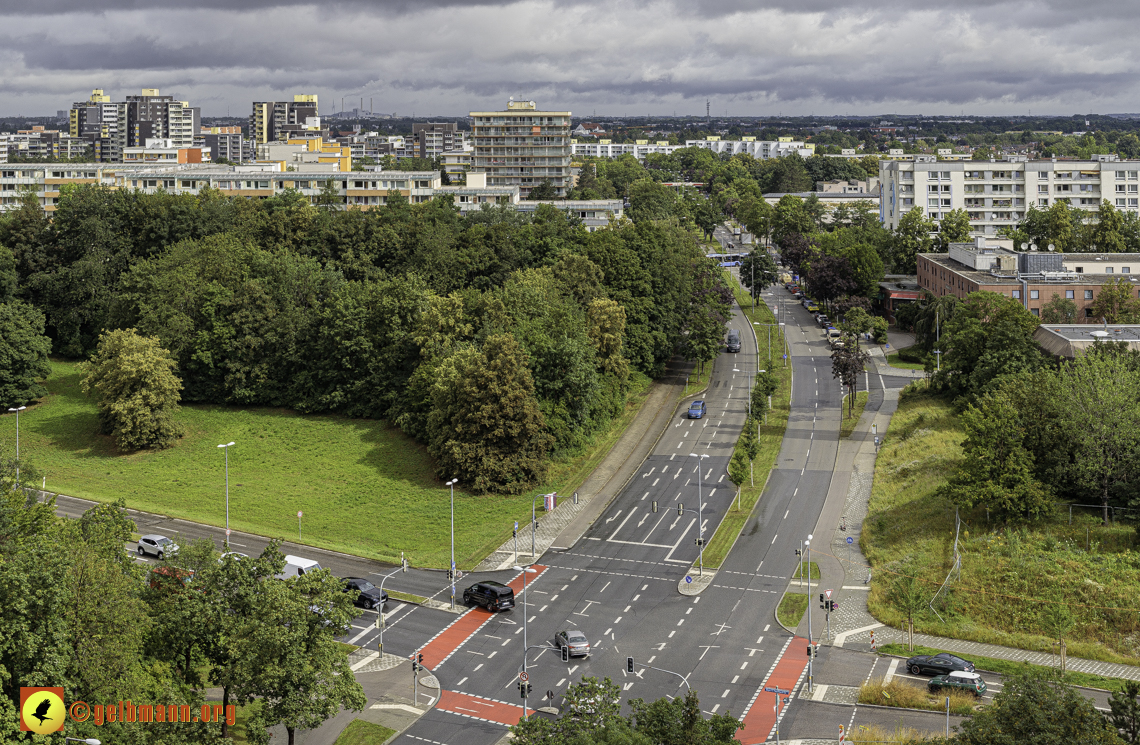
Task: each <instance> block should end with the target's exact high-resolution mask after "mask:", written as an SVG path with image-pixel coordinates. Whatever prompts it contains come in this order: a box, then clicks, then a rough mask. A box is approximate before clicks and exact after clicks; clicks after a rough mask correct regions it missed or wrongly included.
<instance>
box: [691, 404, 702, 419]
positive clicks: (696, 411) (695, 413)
mask: <svg viewBox="0 0 1140 745" xmlns="http://www.w3.org/2000/svg"><path fill="white" fill-rule="evenodd" d="M704 415H705V402H704V401H694V402H692V403H691V404H689V418H690V419H701V418H702V417H704Z"/></svg>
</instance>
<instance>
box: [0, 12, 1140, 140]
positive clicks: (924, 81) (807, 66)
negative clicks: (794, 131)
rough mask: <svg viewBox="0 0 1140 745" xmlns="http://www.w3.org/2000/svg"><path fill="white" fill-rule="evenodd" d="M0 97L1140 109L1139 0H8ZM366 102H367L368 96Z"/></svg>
mask: <svg viewBox="0 0 1140 745" xmlns="http://www.w3.org/2000/svg"><path fill="white" fill-rule="evenodd" d="M0 17H2V18H3V19H4V23H3V24H0V116H17V115H29V116H30V115H48V114H54V113H55V112H56V111H57V110H60V109H68V108H70V107H71V103H72V102H73V101H82V100H85V99H86V98H87V97H88V95H89V94H90V92H91V89H92V88H103V89H104V90H105V91H106V92H107V93H108V94H109V95H111V97H112V100H122V99H123V97H124V96H126V95H130V94H138V93H139V91H140V89H141V88H159V89H160V90H161V92H162V93H163V94H170V95H174V96H176V97H178V98H180V99H182V100H187V101H189V102H190V103H191V105H194V106H200V107H201V108H202V113H203V115H205V116H224V115H227V114H230V115H240V116H246V115H248V114H249V111H250V104H251V102H253V101H266V100H291V98H292V94H294V93H316V94H318V95H319V97H320V107H321V113H322V114H330V113H332V112H333V107H334V106H335V108H336V110H337V111H340V110H341V100H342V98H343V99H344V101H345V104H346V105H347V107H348V108H350V109H351V108H355V107H358V106H360V99H361V98H363V99H364V108H365V109H368V108H369V107H370V106H371V107H372V109H373V110H374V111H376V112H378V113H395V114H398V115H400V116H410V115H415V116H417V117H421V116H422V117H425V118H427V117H430V116H433V115H435V116H461V115H466V114H467V113H468V112H469V111H473V110H474V111H486V110H497V109H502V108H505V106H506V102H507V99H508V97H510V96H514V97H515V98H523V99H531V100H534V101H536V102H537V103H538V105H539V108H541V109H546V110H555V111H565V110H570V111H572V112H573V113H574V114H575V116H583V117H589V116H592V115H594V114H595V113H596V114H598V115H610V116H623V115H640V114H651V115H671V114H677V115H702V116H703V115H704V113H705V102H706V100H708V101H710V102H711V104H710V105H711V109H712V112H713V114H714V115H725V114H727V115H730V116H756V117H774V116H779V115H781V114H784V115H807V114H816V115H828V114H837V115H847V114H866V115H874V114H885V113H892V112H893V113H913V114H954V115H958V114H962V113H965V114H975V115H1003V114H1004V115H1020V114H1029V113H1033V114H1065V115H1068V114H1084V113H1121V112H1135V111H1140V75H1138V74H1137V73H1138V72H1140V63H1138V59H1137V58H1138V55H1140V50H1138V48H1137V46H1136V45H1135V44H1134V42H1133V40H1132V38H1131V37H1132V36H1133V33H1134V30H1135V29H1136V28H1137V22H1138V21H1140V3H1138V2H1134V0H1111V2H1110V1H1109V0H1084V1H1083V2H1079V3H1076V2H1072V0H1024V1H1015V2H1005V1H1003V0H937V1H935V0H878V1H877V2H874V3H868V2H860V1H859V0H752V1H749V0H604V1H603V0H559V2H545V1H542V0H523V1H521V2H509V1H499V0H416V1H415V2H413V1H412V0H340V1H339V2H336V1H334V2H327V1H326V2H319V3H317V2H312V1H311V0H184V1H183V2H179V3H171V2H168V1H167V0H85V1H84V2H82V3H81V2H76V1H75V0H36V1H35V2H28V0H0ZM370 101H371V103H370Z"/></svg>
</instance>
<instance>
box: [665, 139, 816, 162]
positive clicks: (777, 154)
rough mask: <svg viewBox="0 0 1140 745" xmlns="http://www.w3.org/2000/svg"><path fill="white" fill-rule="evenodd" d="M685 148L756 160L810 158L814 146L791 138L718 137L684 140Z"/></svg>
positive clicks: (813, 152) (813, 153) (813, 151)
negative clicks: (742, 154)
mask: <svg viewBox="0 0 1140 745" xmlns="http://www.w3.org/2000/svg"><path fill="white" fill-rule="evenodd" d="M685 147H700V148H704V149H705V150H711V151H713V152H714V153H728V154H730V155H739V154H740V153H747V154H748V155H751V156H752V157H753V158H755V159H756V160H767V159H769V158H783V157H784V156H786V155H791V154H792V153H796V154H798V155H799V156H800V157H801V158H810V157H811V156H813V155H815V145H812V144H811V143H806V144H805V143H803V142H797V141H795V140H793V139H792V138H791V137H780V138H779V139H777V140H775V141H773V140H757V139H756V138H755V137H741V138H740V139H739V140H722V139H720V138H719V137H709V138H708V139H707V140H685Z"/></svg>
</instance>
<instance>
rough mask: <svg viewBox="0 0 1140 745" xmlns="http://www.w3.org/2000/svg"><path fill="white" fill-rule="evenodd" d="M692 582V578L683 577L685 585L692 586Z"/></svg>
mask: <svg viewBox="0 0 1140 745" xmlns="http://www.w3.org/2000/svg"><path fill="white" fill-rule="evenodd" d="M692 581H693V578H692V577H685V584H686V585H688V584H692Z"/></svg>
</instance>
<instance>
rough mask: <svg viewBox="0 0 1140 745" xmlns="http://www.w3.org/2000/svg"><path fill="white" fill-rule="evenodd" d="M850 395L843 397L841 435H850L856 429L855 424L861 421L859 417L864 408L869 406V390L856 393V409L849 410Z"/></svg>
mask: <svg viewBox="0 0 1140 745" xmlns="http://www.w3.org/2000/svg"><path fill="white" fill-rule="evenodd" d="M847 407H848V397H847V396H844V397H843V419H842V422H841V423H840V425H839V436H840V437H850V436H851V433H852V432H854V431H855V425H856V424H858V423H859V417H861V416H863V409H865V408H867V391H863V392H862V393H856V394H855V411H853V412H852V411H848V410H847Z"/></svg>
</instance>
